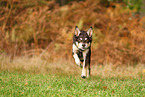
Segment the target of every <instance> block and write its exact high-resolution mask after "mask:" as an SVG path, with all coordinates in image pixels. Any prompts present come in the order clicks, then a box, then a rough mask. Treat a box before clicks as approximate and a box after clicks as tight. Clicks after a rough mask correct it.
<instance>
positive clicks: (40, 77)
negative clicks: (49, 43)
mask: <svg viewBox="0 0 145 97" xmlns="http://www.w3.org/2000/svg"><path fill="white" fill-rule="evenodd" d="M8 96H11V97H21V96H25V97H32V96H34V97H109V96H112V97H144V96H145V80H144V79H142V78H127V77H126V78H117V77H114V78H109V77H106V78H102V77H99V76H92V77H91V78H88V79H82V78H81V77H80V76H78V75H76V76H74V75H69V74H67V75H53V74H29V73H18V72H15V73H14V72H6V71H1V72H0V97H8Z"/></svg>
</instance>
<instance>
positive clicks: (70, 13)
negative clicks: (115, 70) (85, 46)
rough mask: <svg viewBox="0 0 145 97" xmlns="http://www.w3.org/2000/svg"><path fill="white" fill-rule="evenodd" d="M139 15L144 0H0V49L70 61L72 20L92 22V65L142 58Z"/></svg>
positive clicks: (144, 32) (144, 44) (143, 25)
mask: <svg viewBox="0 0 145 97" xmlns="http://www.w3.org/2000/svg"><path fill="white" fill-rule="evenodd" d="M144 16H145V0H0V54H3V53H5V54H7V55H9V56H11V57H12V58H13V57H16V56H25V55H27V56H30V57H31V56H33V55H36V56H40V57H42V58H44V59H46V60H50V61H53V60H57V61H59V60H70V61H72V60H73V58H72V37H73V35H74V30H75V26H78V27H79V28H80V29H82V30H88V29H89V27H90V26H92V27H93V43H92V65H93V64H108V63H112V64H114V65H117V66H118V65H136V64H140V63H141V64H144V63H145V17H144Z"/></svg>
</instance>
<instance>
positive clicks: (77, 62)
mask: <svg viewBox="0 0 145 97" xmlns="http://www.w3.org/2000/svg"><path fill="white" fill-rule="evenodd" d="M73 57H74V59H75V62H76V64H77V65H78V66H80V67H81V62H80V59H79V57H78V55H77V54H76V53H74V54H73Z"/></svg>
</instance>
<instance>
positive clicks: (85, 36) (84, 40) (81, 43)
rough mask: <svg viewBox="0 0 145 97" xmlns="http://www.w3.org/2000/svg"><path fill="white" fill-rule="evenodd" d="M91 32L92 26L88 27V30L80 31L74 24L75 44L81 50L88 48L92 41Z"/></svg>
mask: <svg viewBox="0 0 145 97" xmlns="http://www.w3.org/2000/svg"><path fill="white" fill-rule="evenodd" d="M92 33H93V30H92V27H90V28H89V30H88V31H81V30H79V28H78V27H77V26H76V28H75V38H76V39H75V44H76V46H77V47H78V48H79V49H81V50H85V49H87V48H89V47H90V46H91V42H92Z"/></svg>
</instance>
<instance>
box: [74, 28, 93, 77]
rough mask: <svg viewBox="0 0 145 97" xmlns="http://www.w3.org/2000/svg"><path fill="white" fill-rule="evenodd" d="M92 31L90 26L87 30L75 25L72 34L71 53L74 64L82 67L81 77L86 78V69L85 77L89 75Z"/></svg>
mask: <svg viewBox="0 0 145 97" xmlns="http://www.w3.org/2000/svg"><path fill="white" fill-rule="evenodd" d="M92 33H93V30H92V27H90V28H89V30H88V31H82V30H79V28H78V27H77V26H76V28H75V35H74V36H73V47H72V53H73V57H74V59H75V62H76V64H77V65H78V66H80V67H82V74H81V77H82V78H86V71H87V77H89V76H90V60H91V42H92Z"/></svg>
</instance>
